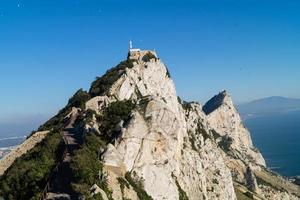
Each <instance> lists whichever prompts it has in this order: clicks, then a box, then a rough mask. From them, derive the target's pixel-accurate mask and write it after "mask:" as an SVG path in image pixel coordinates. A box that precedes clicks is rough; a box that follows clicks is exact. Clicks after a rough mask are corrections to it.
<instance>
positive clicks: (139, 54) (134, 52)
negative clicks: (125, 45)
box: [128, 40, 158, 60]
mask: <svg viewBox="0 0 300 200" xmlns="http://www.w3.org/2000/svg"><path fill="white" fill-rule="evenodd" d="M147 54H152V55H154V57H156V58H158V57H157V55H156V52H155V51H151V50H141V49H136V48H133V45H132V41H131V40H130V41H129V52H128V58H129V59H136V60H142V58H143V57H144V56H145V55H147Z"/></svg>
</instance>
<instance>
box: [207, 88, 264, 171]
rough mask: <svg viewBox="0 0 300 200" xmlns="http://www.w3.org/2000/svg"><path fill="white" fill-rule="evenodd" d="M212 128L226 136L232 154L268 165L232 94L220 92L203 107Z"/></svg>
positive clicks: (241, 158)
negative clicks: (254, 143) (255, 143)
mask: <svg viewBox="0 0 300 200" xmlns="http://www.w3.org/2000/svg"><path fill="white" fill-rule="evenodd" d="M203 110H204V112H205V113H206V114H207V120H208V123H209V125H210V127H211V128H212V129H214V130H215V131H216V132H217V133H219V134H220V135H221V136H223V138H226V140H227V143H228V145H226V148H227V147H228V150H230V151H231V154H232V155H233V156H234V157H235V158H238V159H240V160H243V161H245V162H251V163H253V162H254V163H256V164H258V165H262V166H266V163H265V160H264V158H263V157H262V155H261V153H260V152H259V151H258V150H257V149H256V148H255V147H254V146H253V143H252V140H251V137H250V133H249V131H248V130H247V129H246V128H245V126H244V124H243V122H242V119H241V117H240V115H239V113H238V111H237V110H236V108H235V106H234V104H233V101H232V99H231V97H230V95H229V94H228V93H227V92H226V91H223V92H220V93H219V94H218V95H216V96H214V97H213V98H212V99H211V100H209V101H208V102H207V103H206V104H205V106H204V107H203Z"/></svg>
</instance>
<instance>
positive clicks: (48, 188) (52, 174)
mask: <svg viewBox="0 0 300 200" xmlns="http://www.w3.org/2000/svg"><path fill="white" fill-rule="evenodd" d="M70 122H72V119H71V118H70V119H68V121H67V122H66V123H65V124H64V125H63V128H61V129H60V134H61V135H62V138H63V141H64V153H63V155H62V157H61V160H60V161H59V162H58V163H57V164H56V166H55V167H54V168H53V170H51V173H50V175H49V177H48V180H47V183H46V186H45V188H44V190H43V192H42V196H41V198H40V200H46V199H47V195H48V193H49V191H50V189H51V188H50V186H51V182H52V181H53V178H54V175H55V174H56V173H57V172H58V170H59V167H60V166H61V164H62V163H63V162H64V160H65V158H66V156H67V154H68V147H69V142H68V140H67V139H66V137H65V135H64V134H63V132H64V129H65V127H67V126H68V125H69V124H70Z"/></svg>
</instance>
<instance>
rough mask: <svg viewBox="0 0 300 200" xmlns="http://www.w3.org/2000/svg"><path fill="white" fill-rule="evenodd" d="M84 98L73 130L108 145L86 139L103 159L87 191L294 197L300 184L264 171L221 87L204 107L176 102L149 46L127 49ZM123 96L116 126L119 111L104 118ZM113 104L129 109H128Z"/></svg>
mask: <svg viewBox="0 0 300 200" xmlns="http://www.w3.org/2000/svg"><path fill="white" fill-rule="evenodd" d="M81 92H83V91H81ZM84 96H88V98H85V99H87V100H86V101H85V102H84V105H85V106H83V107H84V108H82V107H80V109H72V111H71V112H72V113H73V114H76V116H77V115H78V120H77V121H75V123H77V124H74V125H75V126H76V130H77V131H78V132H80V131H81V132H82V135H83V138H84V137H86V135H89V134H90V136H94V139H95V138H97V137H99V138H101V139H103V138H104V140H103V141H105V142H106V143H105V145H104V146H103V145H100V147H98V146H96V145H95V144H91V145H92V147H91V149H94V150H95V151H96V153H95V152H91V153H95V154H94V156H95V157H97V158H98V159H100V160H101V164H103V167H102V168H103V169H102V168H101V170H100V171H99V172H98V171H97V174H95V175H94V176H96V177H98V176H99V178H98V179H99V180H98V181H96V182H97V183H95V184H94V183H93V184H94V185H93V184H92V185H89V187H87V188H88V189H87V190H89V189H90V188H91V196H93V195H100V196H102V199H115V200H122V199H132V200H145V199H146V200H148V199H155V200H165V199H168V200H187V199H189V200H212V199H213V200H218V199H219V200H236V199H249V198H252V199H292V200H293V199H297V198H299V197H300V194H299V191H300V190H299V187H298V186H296V185H294V184H292V183H290V182H288V181H287V180H285V179H284V178H282V177H280V176H279V175H274V174H272V173H271V172H270V171H268V170H267V169H266V167H265V161H264V159H263V157H262V155H261V154H260V152H259V151H258V150H257V149H256V148H255V147H254V146H253V143H252V141H251V136H250V133H249V131H248V130H247V129H246V128H245V127H244V125H243V122H242V120H241V117H240V115H239V113H238V111H237V110H236V108H235V106H234V104H233V101H232V99H231V97H230V95H229V94H228V93H227V92H226V91H223V92H221V93H219V94H218V95H216V96H215V97H213V98H212V99H211V100H210V101H208V102H207V103H206V104H205V105H204V106H203V107H202V106H201V105H200V104H199V103H195V102H194V103H187V102H185V101H182V100H180V98H179V97H177V94H176V89H175V86H174V83H173V81H172V79H171V78H170V74H169V72H168V69H167V68H166V66H165V65H164V63H163V62H162V61H161V60H160V59H159V58H158V57H157V55H156V53H155V52H153V51H137V50H135V51H130V53H129V55H128V59H127V60H126V61H123V62H121V63H120V64H119V65H118V66H117V67H115V68H112V69H111V70H109V71H108V72H107V73H106V74H105V75H104V76H103V77H101V78H99V79H97V80H96V81H95V82H94V83H93V84H92V87H91V89H90V92H89V93H84ZM74 98H75V97H74ZM128 100H129V101H130V102H131V103H132V102H133V103H132V104H133V105H134V106H133V107H130V112H129V114H130V116H129V117H126V119H123V118H122V119H121V118H120V120H118V121H117V123H115V122H116V121H115V118H118V116H113V117H112V116H110V114H113V113H106V109H107V108H109V107H110V106H111V105H112V104H114V103H118V102H125V101H128ZM74 101H75V100H74ZM80 102H81V101H80ZM80 105H81V103H80ZM118 109H124V113H127V111H126V108H123V107H118ZM122 111H123V110H122ZM105 113H106V114H107V115H105ZM124 113H122V112H121V114H124ZM104 116H106V117H107V118H110V120H112V121H113V122H114V123H113V124H109V123H110V122H108V121H107V120H105V119H103V117H104ZM111 118H113V119H111ZM101 120H102V121H101ZM108 125H110V126H108ZM104 126H107V127H110V128H111V129H112V130H110V131H111V132H108V131H107V130H104V129H103V127H104ZM107 133H114V134H111V135H110V134H107ZM116 133H117V134H116ZM105 134H107V135H105ZM95 135H96V136H95ZM107 138H109V139H107ZM103 141H102V142H103ZM89 142H91V141H89ZM91 143H92V142H91ZM86 146H88V144H86ZM96 147H97V148H96ZM95 148H96V149H95ZM87 149H88V148H86V151H87ZM91 149H89V150H88V151H91ZM98 162H99V161H98ZM91 171H92V170H91ZM91 173H92V172H91ZM103 182H104V183H103ZM99 183H100V184H99ZM83 184H86V183H83ZM84 187H86V185H84ZM101 187H102V188H101ZM89 197H90V196H88V198H89Z"/></svg>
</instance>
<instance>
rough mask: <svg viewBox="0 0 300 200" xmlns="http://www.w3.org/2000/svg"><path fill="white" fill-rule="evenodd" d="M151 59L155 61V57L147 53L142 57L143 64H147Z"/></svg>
mask: <svg viewBox="0 0 300 200" xmlns="http://www.w3.org/2000/svg"><path fill="white" fill-rule="evenodd" d="M153 58H154V59H156V56H155V55H154V54H153V53H151V52H148V53H147V54H146V55H144V56H143V58H142V60H143V61H144V62H149V61H150V60H151V59H153Z"/></svg>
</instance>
